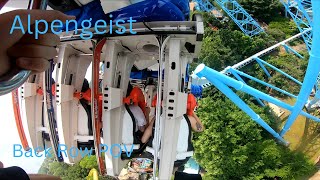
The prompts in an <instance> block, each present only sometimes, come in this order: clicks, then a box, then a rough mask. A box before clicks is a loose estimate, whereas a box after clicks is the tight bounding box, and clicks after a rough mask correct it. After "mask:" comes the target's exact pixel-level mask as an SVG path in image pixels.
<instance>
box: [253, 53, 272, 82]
mask: <svg viewBox="0 0 320 180" xmlns="http://www.w3.org/2000/svg"><path fill="white" fill-rule="evenodd" d="M254 59H255V60H256V61H257V63H258V64H259V66H260V67H261V68H262V70H263V71H264V73H266V75H267V76H268V78H270V77H271V75H270V73H269V71H268V70H267V68H266V67H264V65H263V64H262V63H261V62H260V61H259V60H257V59H260V58H258V57H256V58H254Z"/></svg>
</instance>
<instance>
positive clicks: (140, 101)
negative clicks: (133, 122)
mask: <svg viewBox="0 0 320 180" xmlns="http://www.w3.org/2000/svg"><path fill="white" fill-rule="evenodd" d="M123 103H124V104H127V105H131V104H134V105H136V106H139V107H140V108H141V110H142V111H143V113H144V114H145V115H146V100H145V98H144V94H143V92H142V90H141V89H140V88H139V87H134V88H133V89H132V91H131V92H130V94H129V96H128V97H126V98H124V99H123Z"/></svg>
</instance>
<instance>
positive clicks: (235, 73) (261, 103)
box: [229, 69, 266, 107]
mask: <svg viewBox="0 0 320 180" xmlns="http://www.w3.org/2000/svg"><path fill="white" fill-rule="evenodd" d="M229 70H230V71H229V72H231V74H232V75H233V76H234V77H236V78H237V79H238V80H239V81H241V82H243V83H245V84H247V83H246V82H244V80H243V79H242V78H241V77H240V76H239V75H238V74H237V72H235V71H232V69H229ZM254 98H256V100H257V101H258V103H259V104H260V105H261V106H263V107H265V106H266V105H265V104H264V103H263V102H262V101H261V99H259V98H257V97H254Z"/></svg>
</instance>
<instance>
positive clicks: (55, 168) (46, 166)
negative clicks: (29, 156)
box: [38, 156, 112, 180]
mask: <svg viewBox="0 0 320 180" xmlns="http://www.w3.org/2000/svg"><path fill="white" fill-rule="evenodd" d="M92 168H95V169H98V165H97V159H96V156H86V157H84V158H83V159H82V160H81V161H80V162H78V163H76V164H74V165H68V164H65V163H60V162H57V161H55V160H54V159H53V158H49V157H47V158H46V159H45V160H44V162H43V163H42V165H41V168H40V170H39V172H38V173H39V174H49V175H54V176H58V177H60V178H61V179H63V180H64V179H65V180H69V179H72V180H73V179H86V178H87V176H88V174H89V171H90V170H91V169H92ZM99 179H112V178H110V177H101V176H99Z"/></svg>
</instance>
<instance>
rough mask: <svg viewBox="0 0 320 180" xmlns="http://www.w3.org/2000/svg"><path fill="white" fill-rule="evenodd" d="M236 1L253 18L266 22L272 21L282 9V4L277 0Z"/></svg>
mask: <svg viewBox="0 0 320 180" xmlns="http://www.w3.org/2000/svg"><path fill="white" fill-rule="evenodd" d="M238 2H239V3H240V4H241V5H242V7H243V8H244V9H246V11H247V12H248V13H249V14H251V15H253V17H254V18H257V19H259V21H263V22H266V23H269V22H270V21H272V19H273V18H274V17H276V16H278V15H279V12H281V10H282V9H283V6H282V4H281V3H280V1H278V0H263V1H261V0H239V1H238Z"/></svg>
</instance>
